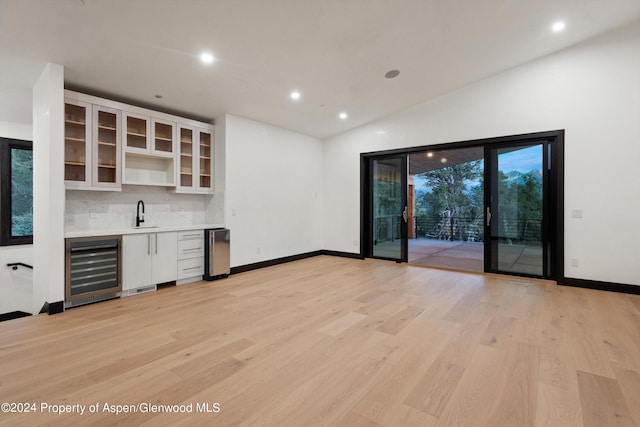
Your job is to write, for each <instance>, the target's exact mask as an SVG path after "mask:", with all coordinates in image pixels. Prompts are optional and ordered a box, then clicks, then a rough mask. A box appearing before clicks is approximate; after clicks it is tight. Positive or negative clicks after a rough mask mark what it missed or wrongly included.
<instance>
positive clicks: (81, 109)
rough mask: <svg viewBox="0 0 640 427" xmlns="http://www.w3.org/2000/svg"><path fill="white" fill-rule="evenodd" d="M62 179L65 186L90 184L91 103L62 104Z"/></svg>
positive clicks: (86, 185)
mask: <svg viewBox="0 0 640 427" xmlns="http://www.w3.org/2000/svg"><path fill="white" fill-rule="evenodd" d="M64 181H65V186H66V187H67V188H83V187H89V186H91V104H88V103H86V102H81V101H75V100H70V99H67V100H65V104H64Z"/></svg>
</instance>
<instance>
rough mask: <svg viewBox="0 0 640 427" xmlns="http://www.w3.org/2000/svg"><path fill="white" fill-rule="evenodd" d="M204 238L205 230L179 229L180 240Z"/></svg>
mask: <svg viewBox="0 0 640 427" xmlns="http://www.w3.org/2000/svg"><path fill="white" fill-rule="evenodd" d="M191 239H194V240H195V239H198V240H203V239H204V230H189V231H179V232H178V240H191Z"/></svg>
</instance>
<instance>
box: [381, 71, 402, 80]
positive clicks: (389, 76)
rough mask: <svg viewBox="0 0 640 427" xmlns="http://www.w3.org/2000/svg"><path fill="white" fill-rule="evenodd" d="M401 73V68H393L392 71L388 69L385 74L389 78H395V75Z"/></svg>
mask: <svg viewBox="0 0 640 427" xmlns="http://www.w3.org/2000/svg"><path fill="white" fill-rule="evenodd" d="M399 74H400V71H399V70H391V71H387V73H386V74H385V75H384V76H385V77H386V78H388V79H393V78H394V77H398V75H399Z"/></svg>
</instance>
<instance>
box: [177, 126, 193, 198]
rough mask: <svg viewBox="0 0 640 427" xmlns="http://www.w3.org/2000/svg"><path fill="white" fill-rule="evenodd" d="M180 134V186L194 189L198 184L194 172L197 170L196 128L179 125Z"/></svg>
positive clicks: (184, 188) (185, 188)
mask: <svg viewBox="0 0 640 427" xmlns="http://www.w3.org/2000/svg"><path fill="white" fill-rule="evenodd" d="M178 135H179V137H178V141H179V142H178V147H179V152H180V156H179V158H178V161H179V165H178V170H179V176H178V187H179V188H180V189H183V190H193V189H194V188H195V185H196V178H194V173H195V172H196V171H195V159H196V156H197V153H196V148H197V144H195V136H196V134H195V129H194V128H191V127H187V126H178Z"/></svg>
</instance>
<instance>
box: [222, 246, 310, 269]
mask: <svg viewBox="0 0 640 427" xmlns="http://www.w3.org/2000/svg"><path fill="white" fill-rule="evenodd" d="M318 255H322V251H313V252H307V253H304V254H298V255H291V256H286V257H282V258H276V259H270V260H268V261H261V262H254V263H253V264H246V265H240V266H238V267H231V274H237V273H244V272H247V271H251V270H257V269H259V268H265V267H272V266H274V265H278V264H284V263H287V262H291V261H298V260H301V259H305V258H311V257H314V256H318Z"/></svg>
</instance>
